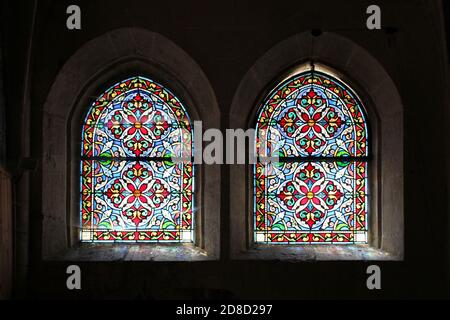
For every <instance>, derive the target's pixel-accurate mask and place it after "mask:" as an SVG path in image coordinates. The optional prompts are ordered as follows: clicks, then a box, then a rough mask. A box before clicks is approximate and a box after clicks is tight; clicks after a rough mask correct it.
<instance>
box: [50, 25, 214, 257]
mask: <svg viewBox="0 0 450 320" xmlns="http://www.w3.org/2000/svg"><path fill="white" fill-rule="evenodd" d="M134 75H147V76H148V77H150V78H153V79H154V80H156V81H160V82H161V83H163V84H164V83H168V87H169V88H171V89H172V90H174V91H175V92H176V94H177V95H178V96H179V97H180V98H181V99H182V100H183V101H184V102H185V105H186V106H187V109H188V113H189V114H190V116H191V119H192V121H194V120H200V119H201V120H202V122H203V128H204V129H208V128H219V127H220V111H219V107H218V104H217V101H216V98H215V94H214V92H213V89H212V87H211V85H210V83H209V81H208V79H207V78H206V76H205V74H204V73H203V71H202V70H201V68H200V67H199V66H198V64H197V63H196V62H195V61H194V60H193V59H192V58H191V57H190V56H189V55H188V54H187V53H186V52H184V51H183V49H181V48H180V47H178V46H177V45H176V44H174V43H173V42H171V41H170V40H168V39H167V38H165V37H164V36H162V35H160V34H158V33H155V32H151V31H148V30H145V29H140V28H123V29H117V30H113V31H110V32H108V33H106V34H103V35H101V36H99V37H97V38H95V39H93V40H91V41H89V42H87V43H86V44H84V45H83V46H82V47H81V48H80V49H79V50H78V51H76V52H75V54H73V56H71V57H70V59H69V60H68V61H67V62H66V64H65V65H64V66H63V68H62V70H61V71H60V72H59V74H58V75H57V77H56V79H55V81H54V83H53V86H52V87H51V89H50V92H49V95H48V97H47V100H46V102H45V104H44V108H43V119H42V120H43V136H42V139H43V140H42V142H43V158H42V190H43V192H42V210H43V217H44V220H43V237H42V239H43V243H42V245H43V246H42V254H43V258H44V259H53V258H57V259H59V258H62V257H67V256H68V255H69V256H70V258H71V259H77V258H80V257H81V256H83V254H78V253H77V254H72V255H70V254H71V251H72V252H73V250H72V247H73V246H74V244H75V243H76V242H77V237H78V233H77V226H78V210H79V209H78V205H77V197H75V196H74V194H76V193H77V192H79V191H78V190H79V189H77V188H78V183H79V182H76V180H77V179H76V177H77V174H78V166H79V161H78V159H79V158H77V156H79V155H77V153H78V152H77V151H78V150H79V148H78V147H79V143H80V141H79V140H80V137H81V135H80V134H79V133H80V132H81V131H80V130H81V126H80V123H81V122H80V119H81V118H82V117H83V114H84V112H86V111H87V108H88V107H89V102H92V101H93V99H95V97H97V96H98V95H99V94H100V93H101V92H102V91H103V90H105V89H107V87H108V85H112V84H114V83H116V82H118V81H120V80H122V79H125V77H127V76H134ZM199 169H200V170H197V172H198V173H199V174H198V175H197V176H196V189H197V196H198V195H199V194H201V195H202V196H201V197H200V198H197V199H196V200H197V202H196V206H198V209H196V210H197V211H198V213H197V217H198V219H197V222H196V223H197V225H198V226H197V228H198V232H197V234H198V236H197V239H196V246H195V247H193V248H184V249H173V250H172V251H170V250H169V251H168V253H167V252H166V254H165V255H164V257H163V258H164V259H165V260H172V259H173V260H195V259H216V258H217V257H218V256H219V242H220V238H219V236H220V229H219V221H220V216H219V214H220V206H219V204H220V193H219V192H220V190H219V186H220V168H219V167H218V166H204V167H203V166H201V167H199ZM198 197H199V196H198ZM202 230H204V231H202ZM128 247H129V246H128ZM147 247H149V248H150V247H152V246H151V245H150V246H147ZM86 250H88V249H86ZM130 250H131V249H130ZM152 250H153V251H152ZM154 250H156V249H155V246H153V247H152V249H148V251H147V252H146V254H143V255H141V256H140V255H137V256H136V254H131V253H130V254H129V256H133V257H128V258H127V256H128V255H127V254H125V256H123V255H122V256H120V257H119V256H117V257H116V256H114V254H112V255H111V259H116V258H117V259H130V260H136V259H137V260H140V259H141V258H144V256H145V259H151V258H152V257H151V255H152V253H154V255H158V254H160V252H159V253H158V251H154ZM164 250H166V251H167V248H166V249H164ZM177 250H178V251H177ZM180 250H181V251H180ZM183 250H184V251H183ZM186 250H187V251H186ZM116 251H117V250H116ZM84 256H91V255H90V254H88V253H87V254H84ZM92 256H93V257H94V258H89V259H90V260H92V259H93V260H95V259H96V258H95V253H94V254H93V255H92Z"/></svg>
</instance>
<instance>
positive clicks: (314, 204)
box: [254, 69, 369, 244]
mask: <svg viewBox="0 0 450 320" xmlns="http://www.w3.org/2000/svg"><path fill="white" fill-rule="evenodd" d="M256 129H257V144H256V146H257V148H263V147H262V146H261V145H262V144H261V142H260V141H261V140H262V139H264V140H265V141H266V143H265V144H264V148H267V150H265V154H269V155H270V154H271V153H270V152H271V151H273V150H276V153H275V154H274V153H272V154H271V155H272V156H277V157H279V158H278V159H277V160H276V161H272V162H267V161H262V160H261V158H258V159H259V161H258V162H257V163H256V164H255V165H254V241H255V243H266V244H302V243H306V244H327V243H328V244H338V243H342V244H352V243H366V242H367V231H368V212H367V204H368V178H367V177H368V175H367V174H368V159H369V157H368V155H369V154H368V152H369V149H368V147H369V146H368V129H367V123H366V116H365V111H364V108H363V105H362V103H361V101H360V100H359V98H358V97H357V95H356V94H355V93H354V92H353V91H352V90H351V89H350V88H349V86H347V85H346V84H345V83H344V82H342V81H341V80H339V79H337V78H336V77H333V76H331V75H330V74H328V73H324V72H319V71H317V70H316V71H314V69H312V70H309V71H304V72H300V73H298V74H296V75H294V76H290V77H289V78H288V79H286V80H284V81H282V82H281V83H279V84H278V85H277V86H276V87H275V88H274V89H273V90H272V91H271V92H270V93H269V94H268V95H267V97H266V98H265V100H264V101H263V102H262V104H261V107H260V111H259V113H258V118H257V128H256ZM275 145H276V147H274V146H275ZM269 149H270V150H269ZM261 151H264V150H258V149H257V152H258V154H261V153H262V152H261Z"/></svg>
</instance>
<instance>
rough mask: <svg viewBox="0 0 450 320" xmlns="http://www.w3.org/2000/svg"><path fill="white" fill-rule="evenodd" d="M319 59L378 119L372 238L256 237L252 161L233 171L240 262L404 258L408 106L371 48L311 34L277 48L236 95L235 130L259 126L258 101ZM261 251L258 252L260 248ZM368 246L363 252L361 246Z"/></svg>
mask: <svg viewBox="0 0 450 320" xmlns="http://www.w3.org/2000/svg"><path fill="white" fill-rule="evenodd" d="M311 59H313V61H314V62H315V63H316V65H318V66H320V67H321V68H322V70H326V71H327V72H328V73H329V74H331V75H333V76H335V77H336V78H338V79H342V80H344V82H345V83H347V84H348V85H349V86H350V87H351V88H353V90H355V91H356V93H357V94H358V95H359V97H360V98H361V100H362V102H363V104H364V105H365V107H366V109H367V115H368V122H369V123H370V124H371V135H372V141H371V142H372V157H373V158H372V160H371V165H370V177H369V180H370V190H371V195H370V204H369V208H368V209H369V212H370V215H369V217H370V228H369V242H368V245H367V246H366V247H364V248H363V249H361V248H359V249H357V250H355V249H354V248H349V249H345V247H344V246H337V247H336V248H335V250H334V253H333V254H331V255H330V254H329V253H328V252H330V251H327V250H326V249H324V250H322V249H321V248H323V246H319V247H317V246H315V247H314V246H308V245H298V246H292V245H290V246H289V247H287V246H276V248H274V247H273V246H266V247H264V246H261V245H255V240H254V239H253V237H254V234H253V220H252V219H253V217H252V215H253V209H254V208H253V201H254V200H253V182H252V177H253V176H252V174H253V173H252V170H251V168H250V167H249V166H247V167H246V168H245V167H244V166H240V167H238V166H234V167H231V168H230V170H231V172H230V179H231V180H230V181H232V183H233V188H231V195H230V199H232V200H231V201H230V213H231V237H230V238H231V239H233V241H232V242H231V244H230V246H231V254H232V256H233V257H234V258H237V259H246V258H256V259H257V258H261V259H273V258H277V259H283V258H289V259H298V260H302V259H316V260H328V259H333V260H336V259H337V260H339V259H353V260H360V259H362V260H364V259H392V260H398V259H402V258H403V241H404V239H403V106H402V102H401V99H400V96H399V93H398V91H397V89H396V86H395V84H394V83H393V81H392V79H391V78H390V77H389V75H388V74H387V72H386V71H385V70H384V68H383V67H382V65H381V64H380V63H379V62H378V61H377V60H376V59H375V58H374V57H372V56H371V55H370V54H369V53H368V52H367V51H366V50H365V49H363V48H362V47H360V46H359V45H357V44H355V43H354V42H352V41H350V40H349V39H346V38H344V37H342V36H339V35H336V34H333V33H328V32H326V33H323V34H322V35H320V36H318V37H314V36H312V35H311V33H309V32H305V33H301V34H299V35H295V36H292V37H290V38H288V39H286V40H284V41H283V42H281V43H279V44H277V45H276V46H274V47H273V48H271V49H270V50H269V51H268V52H267V53H266V54H265V55H264V56H262V57H261V58H260V59H259V60H258V61H257V62H256V63H255V64H254V65H253V66H252V67H251V68H250V70H249V71H248V72H247V74H246V75H245V76H244V78H243V80H242V81H241V83H240V85H239V87H238V89H237V92H236V94H235V96H234V99H233V103H232V106H231V111H230V128H254V127H255V119H256V113H257V111H258V105H259V104H260V103H261V100H262V99H263V98H264V96H265V95H266V94H267V93H268V92H267V91H268V90H270V88H273V87H274V86H276V84H277V83H279V81H280V80H282V79H283V77H286V75H289V74H291V75H292V74H296V73H298V72H300V71H299V68H300V69H301V68H302V66H303V67H304V66H305V65H308V64H309V62H310V61H311ZM256 246H257V247H258V250H254V249H255V247H256ZM360 249H361V250H360Z"/></svg>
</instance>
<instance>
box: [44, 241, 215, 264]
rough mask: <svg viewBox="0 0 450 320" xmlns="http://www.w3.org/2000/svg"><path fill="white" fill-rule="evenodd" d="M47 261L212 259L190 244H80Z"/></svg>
mask: <svg viewBox="0 0 450 320" xmlns="http://www.w3.org/2000/svg"><path fill="white" fill-rule="evenodd" d="M48 260H56V261H208V260H214V257H211V256H208V254H207V252H206V251H205V250H203V249H201V248H199V247H196V246H194V245H192V244H170V245H169V244H151V245H148V244H135V243H133V244H123V243H108V244H103V243H102V244H99V243H81V244H79V245H77V246H75V247H73V248H70V249H68V250H67V251H66V252H64V253H63V254H60V255H58V256H56V257H52V258H50V259H48Z"/></svg>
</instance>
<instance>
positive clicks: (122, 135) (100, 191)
mask: <svg viewBox="0 0 450 320" xmlns="http://www.w3.org/2000/svg"><path fill="white" fill-rule="evenodd" d="M82 126H83V127H82V146H81V181H80V185H81V190H80V191H81V195H80V198H81V199H80V202H81V204H80V206H81V210H80V211H81V241H83V242H192V241H193V236H194V235H193V230H194V217H193V215H194V212H193V200H194V199H193V192H194V167H193V165H192V162H191V161H190V159H192V138H193V132H192V130H191V124H190V120H189V117H188V115H187V113H186V110H185V108H184V106H183V104H182V103H181V101H180V100H179V99H178V98H177V97H176V96H175V95H174V94H173V93H172V92H171V91H169V90H168V89H167V88H165V87H164V86H162V85H160V84H158V83H156V82H154V81H152V80H150V79H147V78H144V77H134V78H130V79H127V80H124V81H122V82H120V83H117V84H115V85H113V86H112V87H111V88H109V89H108V90H106V91H105V92H104V93H103V94H102V95H101V96H100V97H98V99H97V100H96V101H95V102H94V103H93V104H92V106H91V107H90V109H89V111H88V113H87V115H86V118H85V120H84V123H83V125H82ZM175 159H189V160H187V161H186V160H184V161H176V160H175Z"/></svg>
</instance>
